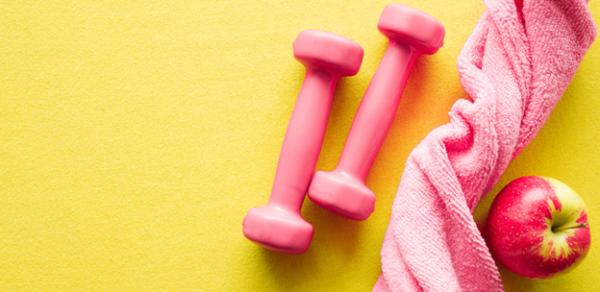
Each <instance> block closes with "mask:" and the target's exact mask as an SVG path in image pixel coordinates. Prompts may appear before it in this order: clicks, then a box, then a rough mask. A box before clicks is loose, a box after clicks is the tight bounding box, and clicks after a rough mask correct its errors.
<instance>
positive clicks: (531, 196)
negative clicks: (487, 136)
mask: <svg viewBox="0 0 600 292" xmlns="http://www.w3.org/2000/svg"><path fill="white" fill-rule="evenodd" d="M485 233H486V234H485V235H486V239H487V242H488V245H489V247H490V250H491V252H492V255H493V256H494V257H495V258H496V260H497V261H498V262H500V264H502V265H503V266H505V267H506V268H508V269H509V270H511V271H513V272H515V273H517V274H519V275H522V276H525V277H531V278H545V277H549V276H551V275H553V274H555V273H558V272H560V271H564V270H565V269H567V268H568V267H570V266H572V265H573V264H574V263H575V262H577V261H578V260H580V259H582V258H583V257H584V256H585V255H586V253H587V251H588V249H589V247H590V240H591V239H590V227H589V224H588V216H587V210H586V207H585V204H584V202H583V200H582V199H581V197H579V195H577V193H575V192H574V191H573V190H572V189H571V188H569V187H568V186H567V185H565V184H564V183H562V182H560V181H558V180H556V179H552V178H547V177H538V176H524V177H521V178H518V179H515V180H513V181H512V182H511V183H510V184H508V185H507V186H506V187H504V189H502V191H500V193H499V194H498V196H497V197H496V199H495V200H494V203H493V204H492V208H491V209H490V214H489V217H488V222H487V226H486V230H485Z"/></svg>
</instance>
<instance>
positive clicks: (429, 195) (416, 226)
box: [373, 0, 596, 291]
mask: <svg viewBox="0 0 600 292" xmlns="http://www.w3.org/2000/svg"><path fill="white" fill-rule="evenodd" d="M485 4H486V6H487V11H486V12H485V13H484V15H483V16H482V17H481V20H480V21H479V23H478V24H477V26H476V28H475V30H474V32H473V33H472V35H471V36H470V38H469V39H468V41H467V43H466V44H465V47H464V48H463V50H462V52H461V54H460V57H459V59H458V68H459V75H460V80H461V83H462V85H463V87H464V89H465V91H466V93H467V94H468V96H469V97H470V100H466V99H462V100H458V101H457V102H456V103H455V104H454V106H453V107H452V109H451V111H450V113H449V115H450V122H449V123H448V124H446V125H443V126H441V127H438V128H436V129H435V130H433V131H432V132H431V133H430V134H429V135H428V136H427V137H426V138H425V139H424V140H423V141H422V142H421V143H420V144H419V145H418V146H417V147H416V148H415V149H414V150H413V151H412V153H411V154H410V156H409V158H408V161H407V163H406V167H405V170H404V173H403V175H402V179H401V182H400V186H399V188H398V193H397V195H396V199H395V201H394V204H393V207H392V215H391V219H390V223H389V226H388V229H387V232H386V235H385V239H384V242H383V247H382V250H381V268H382V274H381V276H380V277H379V279H378V281H377V283H376V285H375V287H374V288H373V290H374V291H420V290H424V291H501V290H502V289H503V287H502V281H501V279H500V274H499V272H498V269H497V267H496V265H495V263H494V260H493V259H492V257H491V255H490V252H489V250H488V248H487V246H486V244H485V242H484V240H483V238H482V236H481V234H480V232H479V231H478V229H477V226H476V225H475V222H474V221H473V216H472V214H471V212H472V211H473V209H474V208H475V206H476V205H477V203H478V202H479V200H480V199H481V197H482V195H483V194H485V193H486V192H487V191H489V190H490V189H491V187H492V186H493V185H494V184H495V183H496V182H497V181H498V179H499V178H500V176H501V175H502V173H503V172H504V170H505V169H506V167H507V166H508V164H509V163H510V161H511V160H512V159H513V158H514V156H515V155H517V154H518V153H519V152H520V150H521V149H523V147H525V146H527V145H528V144H529V143H530V142H531V140H532V139H533V138H534V137H535V135H536V134H537V132H538V131H539V130H540V128H541V127H542V126H543V124H544V123H545V121H546V119H547V118H548V116H549V115H550V112H551V110H552V108H553V107H554V105H555V104H556V103H557V102H558V100H559V99H560V97H561V95H562V94H563V92H564V91H565V89H566V87H567V86H568V84H569V83H570V81H571V78H572V77H573V75H574V73H575V71H576V69H577V67H578V65H579V63H580V62H581V59H582V58H583V56H584V54H585V52H586V51H587V49H588V48H589V46H590V45H591V43H592V42H593V40H594V38H595V36H596V27H595V24H594V22H593V19H592V17H591V15H590V13H589V11H588V8H587V2H586V1H584V0H525V1H518V0H517V1H516V2H515V1H514V0H487V1H485Z"/></svg>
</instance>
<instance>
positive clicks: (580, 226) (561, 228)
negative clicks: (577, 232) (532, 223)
mask: <svg viewBox="0 0 600 292" xmlns="http://www.w3.org/2000/svg"><path fill="white" fill-rule="evenodd" d="M587 226H588V224H587V223H579V224H577V225H570V226H569V225H567V226H560V227H557V228H552V230H554V231H555V232H556V231H565V230H569V229H576V228H582V227H587Z"/></svg>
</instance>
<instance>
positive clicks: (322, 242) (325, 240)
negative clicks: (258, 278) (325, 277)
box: [262, 200, 362, 291]
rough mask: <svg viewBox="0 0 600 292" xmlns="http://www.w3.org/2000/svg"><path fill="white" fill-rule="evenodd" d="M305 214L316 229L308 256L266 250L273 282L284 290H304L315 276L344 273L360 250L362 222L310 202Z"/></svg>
mask: <svg viewBox="0 0 600 292" xmlns="http://www.w3.org/2000/svg"><path fill="white" fill-rule="evenodd" d="M302 215H303V216H304V218H305V219H306V220H307V221H309V222H311V223H312V224H313V226H314V228H315V234H314V237H313V241H312V245H311V247H310V248H309V249H308V251H307V252H306V253H304V254H300V255H289V254H284V253H280V252H274V251H270V250H267V249H263V251H262V255H263V256H264V259H265V262H266V263H267V264H268V265H269V266H270V269H269V270H270V272H271V273H272V278H273V281H274V282H275V283H277V284H278V285H279V286H280V287H279V288H280V290H282V291H289V290H290V289H293V288H295V289H294V290H301V289H299V288H300V287H302V284H303V283H305V282H306V280H307V279H310V278H311V277H314V276H315V274H318V273H321V274H322V273H332V272H333V271H342V270H344V267H347V262H348V261H351V260H353V258H354V257H353V255H354V254H355V253H356V252H357V250H358V249H359V248H360V247H359V246H358V243H359V241H358V240H357V239H358V237H359V236H360V229H361V225H362V224H361V222H357V221H352V220H349V219H345V218H343V217H340V216H338V215H335V214H333V213H331V212H329V211H327V210H325V209H322V208H320V207H319V206H316V205H315V204H313V203H312V202H309V200H305V202H304V210H303V212H302Z"/></svg>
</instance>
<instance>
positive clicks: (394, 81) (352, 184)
mask: <svg viewBox="0 0 600 292" xmlns="http://www.w3.org/2000/svg"><path fill="white" fill-rule="evenodd" d="M378 27H379V30H380V31H381V32H382V33H383V34H385V35H386V36H387V37H388V38H389V40H390V43H389V46H388V49H387V51H386V52H385V55H384V56H383V59H382V60H381V64H380V65H379V68H378V69H377V72H376V73H375V76H374V77H373V79H372V80H371V84H370V85H369V88H368V89H367V92H366V93H365V96H364V98H363V100H362V102H361V104H360V107H359V109H358V113H357V114H356V118H355V119H354V122H353V124H352V129H351V130H350V135H349V136H348V140H347V141H346V146H345V148H344V151H343V153H342V158H341V160H340V163H339V164H338V167H337V168H336V169H335V170H334V171H331V172H323V171H319V172H317V173H316V174H315V176H314V177H313V180H312V183H311V185H310V188H309V190H308V196H309V198H310V199H311V200H312V201H313V202H315V203H316V204H318V205H320V206H322V207H325V208H327V209H329V210H331V211H334V212H336V213H339V214H341V215H344V216H346V217H348V218H351V219H355V220H363V219H366V218H367V217H369V215H370V214H371V213H372V212H373V209H374V206H375V195H374V194H373V192H372V191H371V190H370V189H369V188H368V187H367V186H366V185H365V179H366V176H367V173H368V172H369V169H370V168H371V165H372V164H373V161H374V160H375V156H376V155H377V152H378V151H379V149H380V148H381V145H382V144H383V140H384V139H385V136H386V134H387V132H388V129H389V128H390V126H391V124H392V121H393V120H394V117H395V115H396V109H397V108H398V103H399V102H400V97H401V96H402V91H403V90H404V87H405V85H406V80H407V79H408V75H409V73H410V71H411V69H412V67H413V64H414V63H415V60H416V59H417V57H418V56H419V55H421V54H433V53H435V52H436V51H437V50H438V49H439V48H440V47H441V46H442V42H443V39H444V27H443V26H442V24H441V23H439V22H438V21H437V20H435V19H434V18H432V17H431V16H429V15H426V14H424V13H422V12H419V11H418V10H415V9H412V8H409V7H406V6H402V5H397V4H392V5H388V6H387V7H386V8H385V9H384V10H383V13H382V15H381V18H380V19H379V25H378Z"/></svg>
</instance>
